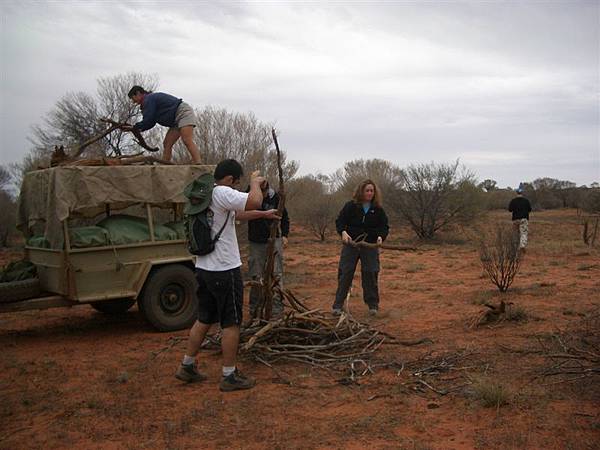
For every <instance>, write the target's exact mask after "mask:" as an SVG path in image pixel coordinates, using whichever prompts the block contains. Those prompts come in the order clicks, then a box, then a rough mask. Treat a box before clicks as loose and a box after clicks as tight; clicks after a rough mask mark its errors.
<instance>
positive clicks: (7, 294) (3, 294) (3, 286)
mask: <svg viewBox="0 0 600 450" xmlns="http://www.w3.org/2000/svg"><path fill="white" fill-rule="evenodd" d="M39 295H40V280H39V279H37V278H29V279H27V280H20V281H9V282H7V283H0V302H1V303H10V302H18V301H19V300H27V299H28V298H34V297H37V296H39Z"/></svg>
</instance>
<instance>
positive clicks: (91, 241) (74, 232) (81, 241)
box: [69, 226, 110, 248]
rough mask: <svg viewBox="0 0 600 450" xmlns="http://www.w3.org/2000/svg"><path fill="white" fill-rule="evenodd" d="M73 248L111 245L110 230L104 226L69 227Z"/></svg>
mask: <svg viewBox="0 0 600 450" xmlns="http://www.w3.org/2000/svg"><path fill="white" fill-rule="evenodd" d="M69 239H70V240H71V248H87V247H103V246H105V245H110V241H109V236H108V231H106V230H105V229H104V228H101V227H96V226H91V227H75V228H71V229H69Z"/></svg>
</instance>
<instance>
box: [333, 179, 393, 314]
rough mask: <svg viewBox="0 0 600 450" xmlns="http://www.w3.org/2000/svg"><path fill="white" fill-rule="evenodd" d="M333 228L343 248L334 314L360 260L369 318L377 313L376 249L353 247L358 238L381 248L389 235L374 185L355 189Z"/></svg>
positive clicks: (377, 257)
mask: <svg viewBox="0 0 600 450" xmlns="http://www.w3.org/2000/svg"><path fill="white" fill-rule="evenodd" d="M335 226H336V229H337V232H338V233H339V234H340V235H341V237H342V242H343V244H344V245H343V246H342V253H341V255H340V263H339V267H338V288H337V292H336V294H335V301H334V303H333V312H334V314H340V313H341V311H342V307H343V306H344V300H345V299H346V296H347V295H348V290H349V289H350V286H352V279H353V278H354V272H355V270H356V264H357V263H358V260H359V259H360V269H361V275H362V287H363V298H364V301H365V303H366V304H367V306H368V307H369V314H371V315H373V316H374V315H376V314H377V311H378V310H379V288H378V286H377V277H378V275H379V249H378V248H368V247H356V246H352V243H353V242H354V241H355V240H356V239H358V238H359V237H364V242H368V243H371V244H381V243H382V242H383V241H384V240H385V238H386V237H387V235H388V232H389V226H388V218H387V216H386V214H385V211H384V210H383V208H382V207H381V195H380V194H379V189H378V188H377V185H376V184H375V183H374V182H373V181H371V180H364V181H362V182H361V183H360V184H359V185H358V186H357V188H356V191H355V192H354V196H353V198H352V200H350V201H349V202H348V203H346V204H345V205H344V207H343V208H342V210H341V211H340V214H339V215H338V218H337V220H336V221H335Z"/></svg>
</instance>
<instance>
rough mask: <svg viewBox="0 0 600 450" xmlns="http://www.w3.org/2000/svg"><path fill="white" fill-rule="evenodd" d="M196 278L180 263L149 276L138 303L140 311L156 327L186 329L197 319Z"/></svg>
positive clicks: (164, 267) (162, 329)
mask: <svg viewBox="0 0 600 450" xmlns="http://www.w3.org/2000/svg"><path fill="white" fill-rule="evenodd" d="M196 288H197V283H196V277H195V276H194V272H193V270H192V269H190V268H189V267H186V266H183V265H181V264H173V265H169V266H163V267H160V268H158V269H157V270H155V271H154V272H152V273H151V274H150V278H149V279H148V280H146V284H145V285H144V290H143V292H142V295H141V296H140V298H139V300H138V305H139V308H140V311H141V312H142V314H143V315H144V317H145V318H146V320H148V322H150V323H151V324H152V325H153V326H154V327H155V328H157V329H158V330H160V331H173V330H181V329H183V328H189V327H190V326H191V325H192V324H193V323H194V322H195V321H196V318H197V317H198V302H197V301H196Z"/></svg>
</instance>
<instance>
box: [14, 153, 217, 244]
mask: <svg viewBox="0 0 600 450" xmlns="http://www.w3.org/2000/svg"><path fill="white" fill-rule="evenodd" d="M213 169H214V166H201V165H162V166H159V165H156V166H149V165H148V166H60V167H53V168H50V169H43V170H36V171H33V172H29V173H28V174H26V175H25V177H24V179H23V184H22V186H21V193H20V195H19V204H18V211H17V227H18V228H19V230H21V231H22V232H23V233H24V235H25V237H27V238H29V237H31V234H32V231H31V230H32V228H33V227H34V226H35V225H39V224H42V225H43V227H44V236H45V238H46V239H47V240H48V242H49V243H50V246H51V248H56V249H59V248H62V247H63V234H62V222H63V221H64V220H65V219H67V218H69V217H76V216H82V217H96V216H97V215H99V214H101V213H102V212H104V211H105V210H106V205H110V208H111V210H118V209H122V208H126V207H129V206H133V205H135V204H139V203H150V204H151V205H153V206H159V207H165V208H168V207H171V205H172V204H173V203H185V201H186V198H185V197H184V195H183V189H184V188H185V186H186V185H187V184H188V183H190V182H191V181H192V180H193V179H194V178H196V177H198V176H200V175H202V174H203V173H206V172H212V171H213Z"/></svg>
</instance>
